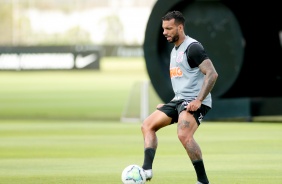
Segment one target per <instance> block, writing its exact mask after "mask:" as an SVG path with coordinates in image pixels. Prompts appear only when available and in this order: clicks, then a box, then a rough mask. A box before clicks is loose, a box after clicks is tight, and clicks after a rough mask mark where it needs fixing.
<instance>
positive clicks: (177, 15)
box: [162, 11, 185, 26]
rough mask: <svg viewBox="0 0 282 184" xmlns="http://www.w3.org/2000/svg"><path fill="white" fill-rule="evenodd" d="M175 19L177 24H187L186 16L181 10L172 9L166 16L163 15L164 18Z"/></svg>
mask: <svg viewBox="0 0 282 184" xmlns="http://www.w3.org/2000/svg"><path fill="white" fill-rule="evenodd" d="M171 19H175V23H176V24H182V25H183V26H185V17H184V16H183V15H182V13H181V12H180V11H170V12H168V13H167V14H166V15H165V16H163V17H162V20H171Z"/></svg>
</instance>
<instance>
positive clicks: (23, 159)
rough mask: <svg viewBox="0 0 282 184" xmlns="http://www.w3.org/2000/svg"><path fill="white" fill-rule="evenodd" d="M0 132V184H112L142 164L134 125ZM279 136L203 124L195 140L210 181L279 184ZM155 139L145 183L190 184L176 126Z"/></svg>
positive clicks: (50, 124) (28, 126) (22, 126)
mask: <svg viewBox="0 0 282 184" xmlns="http://www.w3.org/2000/svg"><path fill="white" fill-rule="evenodd" d="M0 127H1V128H0V150H1V152H0V183H22V184H31V183H37V184H38V183H42V184H50V183H64V184H78V183H84V184H88V183H89V184H92V183H97V184H100V183H101V184H103V183H107V184H120V183H121V180H120V175H121V171H122V169H123V168H124V167H125V166H127V165H129V164H133V163H135V164H139V165H141V164H142V161H143V138H142V134H141V131H140V123H120V122H118V121H110V122H107V121H105V122H100V121H59V120H56V121H55V120H54V121H51V120H43V119H41V120H40V119H39V120H26V121H21V120H5V121H1V123H0ZM281 131H282V126H281V124H278V123H271V122H268V123H254V122H253V123H242V122H241V123H236V122H234V123H230V122H228V123H225V122H204V123H203V124H202V125H201V126H200V128H199V130H198V132H197V133H196V135H195V138H196V139H197V141H198V142H199V144H200V145H201V148H202V151H203V156H204V159H205V165H206V168H207V172H208V174H209V178H210V180H211V182H212V183H216V184H222V183H229V184H242V183H248V184H258V183H259V184H264V183H280V182H281V181H282V175H281V170H282V166H281V164H280V163H281V162H282V154H281V153H282V145H281V143H282V134H281ZM158 137H159V148H158V151H157V155H156V159H155V161H154V174H155V175H154V179H153V180H152V181H151V182H150V183H152V184H154V183H162V184H171V183H177V184H186V183H192V184H193V183H195V173H194V169H193V166H192V165H191V163H190V161H189V159H188V157H187V155H186V153H185V150H184V149H183V147H182V146H181V144H180V142H179V141H178V138H177V135H176V125H171V126H169V127H167V128H165V129H161V130H160V131H159V132H158Z"/></svg>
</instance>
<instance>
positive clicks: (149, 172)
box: [144, 169, 153, 181]
mask: <svg viewBox="0 0 282 184" xmlns="http://www.w3.org/2000/svg"><path fill="white" fill-rule="evenodd" d="M144 172H145V176H146V181H150V180H151V179H152V178H153V171H152V169H148V170H145V169H144Z"/></svg>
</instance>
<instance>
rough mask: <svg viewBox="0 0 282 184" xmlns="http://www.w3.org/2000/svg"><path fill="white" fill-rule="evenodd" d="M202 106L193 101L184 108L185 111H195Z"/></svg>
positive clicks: (197, 101) (199, 102)
mask: <svg viewBox="0 0 282 184" xmlns="http://www.w3.org/2000/svg"><path fill="white" fill-rule="evenodd" d="M201 105H202V102H201V101H200V100H197V99H195V100H193V101H191V102H189V103H188V105H187V106H186V111H197V110H198V109H199V108H200V107H201Z"/></svg>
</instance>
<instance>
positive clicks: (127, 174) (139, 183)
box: [121, 164, 146, 184]
mask: <svg viewBox="0 0 282 184" xmlns="http://www.w3.org/2000/svg"><path fill="white" fill-rule="evenodd" d="M121 180H122V183H123V184H145V183H146V176H145V171H144V170H143V168H142V167H140V166H139V165H136V164H132V165H129V166H127V167H125V168H124V169H123V171H122V174H121Z"/></svg>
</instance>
